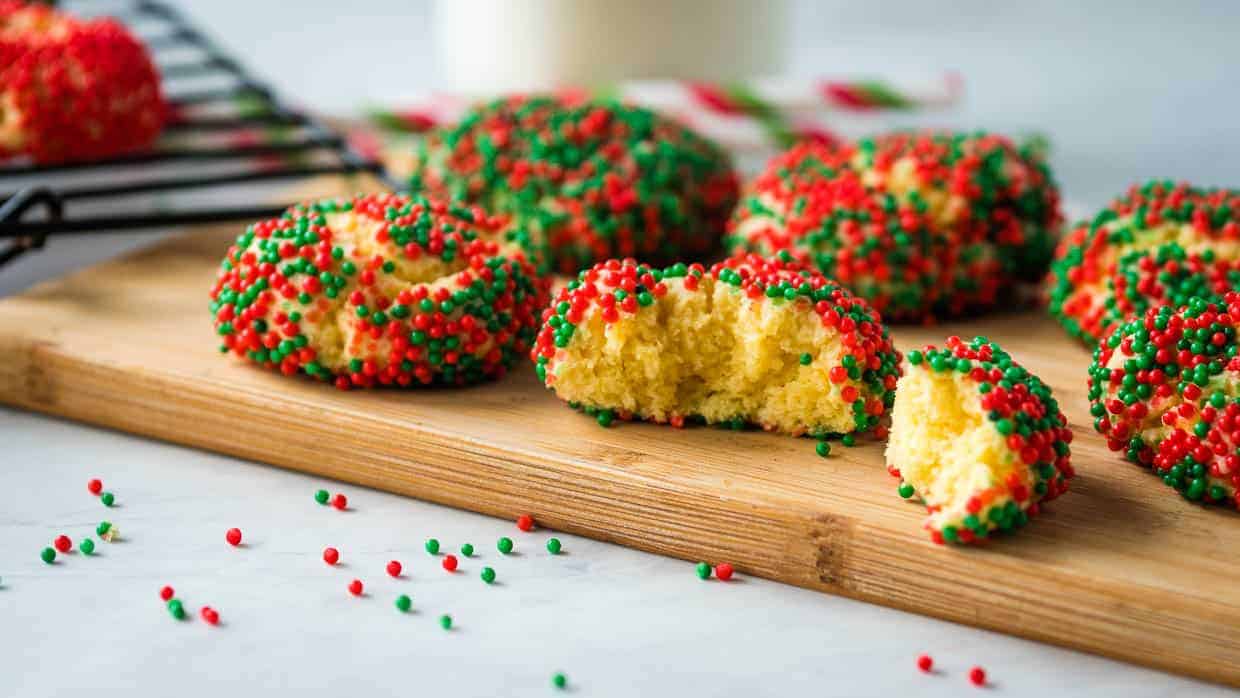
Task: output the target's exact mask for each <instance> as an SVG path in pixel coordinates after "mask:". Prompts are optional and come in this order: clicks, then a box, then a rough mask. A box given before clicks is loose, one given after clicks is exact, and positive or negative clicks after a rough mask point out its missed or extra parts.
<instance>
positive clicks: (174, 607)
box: [168, 599, 185, 620]
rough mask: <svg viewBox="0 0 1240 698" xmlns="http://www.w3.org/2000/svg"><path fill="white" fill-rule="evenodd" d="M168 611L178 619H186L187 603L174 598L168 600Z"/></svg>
mask: <svg viewBox="0 0 1240 698" xmlns="http://www.w3.org/2000/svg"><path fill="white" fill-rule="evenodd" d="M168 613H171V614H172V617H173V618H176V619H177V620H185V605H184V604H182V603H181V600H180V599H172V600H171V601H169V602H168Z"/></svg>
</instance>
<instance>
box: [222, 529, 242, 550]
mask: <svg viewBox="0 0 1240 698" xmlns="http://www.w3.org/2000/svg"><path fill="white" fill-rule="evenodd" d="M224 540H226V541H228V544H229V545H233V546H236V545H241V529H239V528H230V529H228V532H227V533H225V534H224Z"/></svg>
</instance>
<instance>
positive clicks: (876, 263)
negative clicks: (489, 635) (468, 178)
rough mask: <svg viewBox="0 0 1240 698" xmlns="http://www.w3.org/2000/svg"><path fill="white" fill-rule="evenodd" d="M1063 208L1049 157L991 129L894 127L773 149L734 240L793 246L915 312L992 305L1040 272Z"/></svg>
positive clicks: (888, 310)
mask: <svg viewBox="0 0 1240 698" xmlns="http://www.w3.org/2000/svg"><path fill="white" fill-rule="evenodd" d="M1061 219H1062V215H1061V214H1060V211H1059V194H1058V191H1057V190H1056V188H1055V185H1054V183H1053V181H1052V179H1051V176H1050V172H1049V169H1048V168H1047V166H1046V165H1045V163H1043V162H1042V160H1041V159H1040V158H1039V157H1038V156H1037V155H1036V154H1035V153H1033V152H1032V151H1027V150H1022V149H1020V148H1017V147H1016V146H1014V145H1013V144H1012V143H1011V142H1010V141H1008V140H1007V139H1005V138H1003V137H1001V136H997V135H993V134H948V133H937V132H928V133H894V134H889V135H885V136H880V137H878V138H873V139H866V140H861V141H858V142H856V143H852V144H846V145H840V146H832V145H824V144H816V143H805V144H801V145H798V146H795V147H793V148H792V149H790V150H788V151H786V152H785V153H783V154H782V155H780V156H778V157H776V158H775V159H773V160H772V161H771V162H770V164H769V165H768V166H767V168H766V170H765V171H764V172H763V173H762V174H761V175H760V176H759V177H758V178H757V179H756V180H754V182H753V183H752V185H751V186H750V187H748V188H747V191H746V196H744V197H743V198H742V200H741V202H740V204H739V205H738V206H737V209H736V212H735V213H734V215H733V217H732V220H731V221H730V223H729V235H728V237H727V239H726V243H727V245H728V247H729V248H731V249H733V250H747V251H753V252H758V253H761V254H772V253H774V252H778V251H783V250H787V251H789V252H791V253H792V254H794V255H795V256H796V257H798V258H800V259H802V260H804V261H806V262H808V263H810V264H812V265H813V266H815V267H817V268H818V269H819V270H820V271H822V272H823V273H824V274H826V275H827V276H829V277H832V278H835V279H837V280H838V281H840V282H841V283H843V284H844V285H846V286H848V287H849V288H851V289H852V290H853V291H854V292H855V293H857V294H858V295H860V296H862V297H863V298H865V299H866V300H868V301H869V302H870V303H871V304H872V305H874V306H875V307H876V308H877V309H878V310H879V311H880V312H882V313H883V315H884V317H889V318H891V319H899V320H918V319H924V318H927V317H933V316H938V315H951V314H959V313H961V312H964V311H966V310H976V309H984V308H987V307H990V306H993V305H995V304H996V303H997V302H999V301H1000V300H1001V299H1002V298H1003V293H1002V292H1003V291H1004V290H1011V287H1012V286H1014V285H1016V284H1019V283H1025V282H1033V281H1036V280H1037V279H1038V278H1040V277H1041V275H1042V273H1043V272H1044V271H1045V269H1046V265H1047V264H1048V263H1049V261H1050V257H1051V253H1052V251H1053V249H1054V245H1055V241H1056V239H1057V234H1058V229H1059V225H1060V223H1061Z"/></svg>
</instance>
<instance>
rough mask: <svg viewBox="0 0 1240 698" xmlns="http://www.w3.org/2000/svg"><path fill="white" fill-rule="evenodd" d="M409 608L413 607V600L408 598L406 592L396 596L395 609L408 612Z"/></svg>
mask: <svg viewBox="0 0 1240 698" xmlns="http://www.w3.org/2000/svg"><path fill="white" fill-rule="evenodd" d="M410 608H413V600H411V599H410V598H409V595H408V594H401V595H400V596H397V597H396V610H398V611H400V612H401V613H408V612H409V609H410Z"/></svg>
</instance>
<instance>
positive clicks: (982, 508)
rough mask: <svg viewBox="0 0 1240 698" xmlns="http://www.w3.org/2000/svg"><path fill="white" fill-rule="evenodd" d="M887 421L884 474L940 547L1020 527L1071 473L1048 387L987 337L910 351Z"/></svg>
mask: <svg viewBox="0 0 1240 698" xmlns="http://www.w3.org/2000/svg"><path fill="white" fill-rule="evenodd" d="M891 419H892V422H891V437H890V440H889V441H888V442H887V469H888V471H890V472H891V474H892V475H894V476H896V477H898V478H900V486H899V493H900V496H901V497H904V498H905V499H908V498H910V497H913V496H917V497H919V498H920V499H921V500H922V501H923V502H925V504H926V509H927V511H928V512H929V516H928V518H927V519H926V528H927V529H928V530H929V531H930V535H931V537H933V539H934V540H935V542H938V543H942V542H945V541H946V542H950V543H972V542H974V541H977V540H979V539H982V538H986V537H988V536H990V535H991V534H993V533H995V532H996V531H1004V532H1006V531H1010V530H1013V529H1015V528H1019V527H1020V526H1023V525H1024V524H1025V523H1026V522H1027V521H1028V520H1029V517H1032V516H1035V515H1037V513H1038V512H1039V510H1040V508H1041V505H1042V503H1044V502H1047V501H1050V500H1051V499H1054V498H1055V497H1058V496H1059V495H1061V494H1063V493H1064V492H1065V491H1067V489H1068V481H1069V480H1070V479H1071V478H1072V477H1073V475H1074V472H1073V470H1072V465H1071V462H1070V448H1069V444H1070V443H1071V442H1072V432H1071V430H1070V429H1068V426H1067V424H1068V422H1067V419H1066V418H1065V417H1064V415H1063V413H1062V412H1060V411H1059V405H1058V403H1057V402H1056V401H1055V398H1054V397H1053V396H1052V395H1051V389H1050V387H1049V386H1047V385H1046V384H1045V383H1043V382H1042V381H1041V379H1039V378H1038V377H1037V376H1035V375H1033V374H1031V373H1029V371H1027V370H1025V369H1024V368H1022V367H1021V366H1020V365H1019V364H1017V363H1016V362H1015V361H1014V360H1013V359H1012V357H1011V356H1010V355H1009V354H1008V353H1007V352H1005V351H1004V350H1003V349H1001V348H1000V347H999V345H997V344H995V343H994V342H991V341H989V340H987V339H986V338H985V337H976V338H974V339H973V340H972V341H970V342H968V343H967V344H966V343H965V342H964V341H963V340H961V339H960V338H959V337H949V338H948V340H947V346H946V347H945V348H943V349H938V348H935V347H933V346H930V347H926V348H925V349H924V350H922V351H911V352H909V353H908V357H907V366H906V367H905V372H904V376H903V377H902V378H901V379H900V382H899V384H898V385H897V386H896V398H895V406H894V408H893V409H892V415H891Z"/></svg>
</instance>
